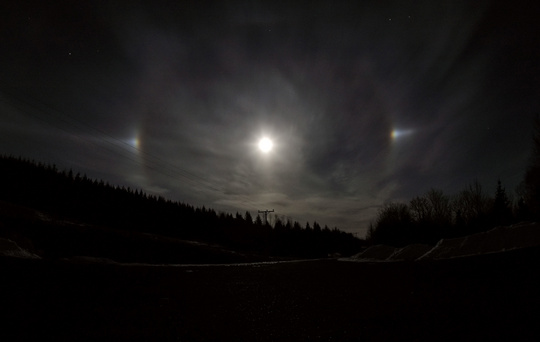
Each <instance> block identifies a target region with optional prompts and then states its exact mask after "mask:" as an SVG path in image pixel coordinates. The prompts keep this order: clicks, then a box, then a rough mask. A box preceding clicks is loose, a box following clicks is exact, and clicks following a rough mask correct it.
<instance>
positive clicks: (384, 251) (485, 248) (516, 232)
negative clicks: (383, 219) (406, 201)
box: [342, 222, 540, 261]
mask: <svg viewBox="0 0 540 342" xmlns="http://www.w3.org/2000/svg"><path fill="white" fill-rule="evenodd" d="M536 246H540V224H539V223H530V222H529V223H519V224H515V225H512V226H506V227H496V228H493V229H491V230H489V231H487V232H484V233H478V234H473V235H469V236H465V237H461V238H454V239H442V240H440V241H439V242H438V243H437V244H436V245H435V246H434V247H432V246H428V245H421V244H415V245H409V246H406V247H403V248H394V247H390V246H384V245H377V246H372V247H369V248H368V249H366V250H365V251H363V252H361V253H358V254H356V255H354V256H352V257H350V258H345V259H342V260H346V261H413V260H440V259H452V258H459V257H466V256H474V255H482V254H490V253H501V252H505V251H511V250H516V249H522V248H528V247H536Z"/></svg>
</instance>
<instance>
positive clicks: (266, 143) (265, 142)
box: [259, 138, 274, 153]
mask: <svg viewBox="0 0 540 342" xmlns="http://www.w3.org/2000/svg"><path fill="white" fill-rule="evenodd" d="M273 146H274V144H273V143H272V140H270V139H268V138H262V139H261V140H259V149H260V150H261V151H262V152H263V153H268V152H270V151H271V150H272V147H273Z"/></svg>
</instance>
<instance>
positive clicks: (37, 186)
mask: <svg viewBox="0 0 540 342" xmlns="http://www.w3.org/2000/svg"><path fill="white" fill-rule="evenodd" d="M0 170H1V176H0V200H1V201H5V202H9V203H13V204H17V205H22V206H25V207H29V208H32V209H35V210H38V211H41V212H45V213H47V214H48V215H51V216H53V217H59V218H62V219H64V220H73V221H75V222H81V223H85V224H92V225H98V226H103V227H110V228H114V229H115V230H124V231H131V232H139V233H151V234H158V235H161V236H165V237H172V238H180V239H186V240H195V241H202V242H207V243H215V244H219V245H222V246H225V247H228V248H231V249H233V250H237V251H243V252H253V253H257V254H260V255H276V256H291V257H326V256H328V255H329V254H334V253H339V254H342V255H350V254H353V253H355V252H357V251H358V249H359V248H360V247H361V246H362V244H363V240H360V239H357V238H355V237H354V236H353V235H352V234H350V233H345V232H343V231H340V230H338V229H337V228H334V229H329V228H328V227H327V226H324V227H321V226H320V224H319V223H317V222H313V223H312V224H310V223H306V224H305V225H300V224H299V223H298V222H291V221H287V222H283V221H282V220H280V219H276V220H275V223H274V226H270V225H268V224H264V223H263V222H262V220H261V218H260V216H258V215H257V216H256V217H255V218H253V216H252V215H251V213H250V212H248V211H246V212H245V213H244V214H243V215H242V214H240V213H238V212H237V213H236V214H235V215H234V216H233V215H232V214H230V213H218V212H216V211H215V210H213V209H209V208H205V207H204V206H203V207H202V208H196V207H194V206H191V205H189V204H185V203H180V202H175V201H171V200H168V199H165V198H163V197H161V196H159V197H158V196H153V195H149V194H146V193H145V192H143V191H141V190H138V189H131V188H126V187H119V186H113V185H110V184H108V183H105V182H104V181H103V180H94V179H90V178H88V177H86V175H81V174H79V173H77V174H74V173H73V171H71V170H69V171H68V170H63V171H60V170H58V168H57V167H56V166H55V165H45V164H42V163H35V162H32V161H28V160H24V159H22V158H15V157H12V156H3V157H1V158H0Z"/></svg>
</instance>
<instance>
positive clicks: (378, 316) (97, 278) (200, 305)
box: [0, 249, 540, 341]
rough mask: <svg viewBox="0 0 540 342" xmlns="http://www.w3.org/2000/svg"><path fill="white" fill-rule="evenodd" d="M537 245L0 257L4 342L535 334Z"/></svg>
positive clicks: (539, 305)
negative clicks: (289, 256)
mask: <svg viewBox="0 0 540 342" xmlns="http://www.w3.org/2000/svg"><path fill="white" fill-rule="evenodd" d="M539 261H540V252H539V250H536V249H529V250H524V251H520V252H509V253H504V254H500V255H491V256H484V257H475V258H467V259H461V260H453V261H438V262H429V263H420V262H417V263H378V264H370V263H352V262H340V261H336V260H323V261H308V262H296V263H282V264H272V265H268V264H265V265H251V266H229V267H224V266H207V267H205V266H202V267H201V266H199V267H191V266H187V267H145V266H119V265H106V264H73V263H67V262H59V261H56V262H52V261H42V260H17V259H10V258H3V259H0V272H1V276H0V279H1V281H0V284H1V291H0V312H1V313H0V324H1V327H0V340H1V341H17V340H36V341H41V340H45V339H47V340H54V341H61V340H64V341H80V340H94V341H98V340H115V341H119V340H154V341H176V340H180V341H276V340H291V341H302V340H321V341H387V340H400V341H405V340H433V341H441V340H446V341H464V340H470V341H472V340H476V341H478V340H481V341H487V340H507V341H516V340H540V339H539V338H540V320H539V318H540V277H539V272H540V268H539V267H538V265H539Z"/></svg>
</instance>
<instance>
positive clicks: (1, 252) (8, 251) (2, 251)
mask: <svg viewBox="0 0 540 342" xmlns="http://www.w3.org/2000/svg"><path fill="white" fill-rule="evenodd" d="M0 256H7V257H12V258H23V259H41V258H40V257H39V256H38V255H36V254H34V253H31V252H29V251H27V250H25V249H23V248H21V247H19V245H17V243H16V242H14V241H11V240H9V239H4V238H0Z"/></svg>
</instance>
